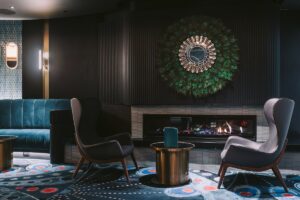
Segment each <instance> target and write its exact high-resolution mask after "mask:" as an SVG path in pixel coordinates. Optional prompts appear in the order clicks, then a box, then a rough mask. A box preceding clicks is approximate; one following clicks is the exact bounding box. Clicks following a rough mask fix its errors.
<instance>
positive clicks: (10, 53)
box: [5, 42, 18, 69]
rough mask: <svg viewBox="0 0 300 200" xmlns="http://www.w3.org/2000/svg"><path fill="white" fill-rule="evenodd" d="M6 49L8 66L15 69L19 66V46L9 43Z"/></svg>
mask: <svg viewBox="0 0 300 200" xmlns="http://www.w3.org/2000/svg"><path fill="white" fill-rule="evenodd" d="M5 49H6V54H5V55H6V66H7V67H8V68H10V69H14V68H16V67H17V66H18V45H17V44H16V43H14V42H9V43H7V44H6V46H5Z"/></svg>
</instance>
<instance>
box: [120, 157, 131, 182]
mask: <svg viewBox="0 0 300 200" xmlns="http://www.w3.org/2000/svg"><path fill="white" fill-rule="evenodd" d="M121 162H122V165H123V169H124V174H125V176H126V179H127V182H128V183H130V180H129V174H128V170H127V165H126V160H125V158H124V159H123V160H121Z"/></svg>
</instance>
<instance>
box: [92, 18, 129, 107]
mask: <svg viewBox="0 0 300 200" xmlns="http://www.w3.org/2000/svg"><path fill="white" fill-rule="evenodd" d="M125 19H126V16H124V15H123V14H122V13H117V14H112V15H109V16H107V17H106V18H105V20H104V21H103V22H102V23H99V25H98V38H99V40H98V47H99V54H98V68H99V99H100V100H101V101H102V102H108V103H110V104H120V103H123V101H124V99H126V96H127V94H124V93H123V92H124V91H126V89H124V87H125V86H126V82H127V81H126V77H125V76H124V70H125V67H126V66H125V60H124V59H125V55H124V53H125V52H126V50H124V47H125V46H124V42H125V40H124V37H125V35H126V34H125V30H126V28H125V27H124V24H125Z"/></svg>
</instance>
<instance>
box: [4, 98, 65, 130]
mask: <svg viewBox="0 0 300 200" xmlns="http://www.w3.org/2000/svg"><path fill="white" fill-rule="evenodd" d="M70 109H71V107H70V100H68V99H17V100H0V128H1V129H26V128H28V129H35V128H41V129H48V128H50V111H52V110H70Z"/></svg>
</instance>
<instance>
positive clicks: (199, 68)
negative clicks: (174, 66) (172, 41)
mask: <svg viewBox="0 0 300 200" xmlns="http://www.w3.org/2000/svg"><path fill="white" fill-rule="evenodd" d="M178 56H179V61H180V63H181V65H182V66H183V67H184V69H185V70H187V71H190V72H192V73H201V72H203V71H205V70H207V69H209V68H210V67H212V66H213V64H214V63H215V59H216V49H215V47H214V44H213V43H212V41H211V40H209V39H208V38H207V37H204V36H199V35H196V36H192V37H190V38H188V39H186V40H185V41H183V43H182V45H181V46H180V49H179V54H178Z"/></svg>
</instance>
